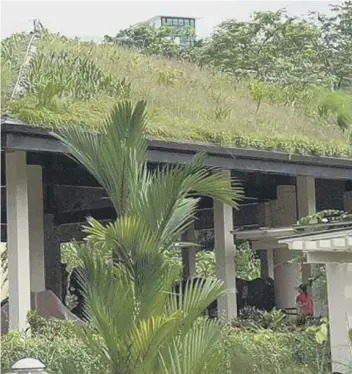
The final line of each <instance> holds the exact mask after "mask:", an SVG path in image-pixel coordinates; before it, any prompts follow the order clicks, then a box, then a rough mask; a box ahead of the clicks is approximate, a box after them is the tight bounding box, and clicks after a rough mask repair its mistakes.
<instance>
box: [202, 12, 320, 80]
mask: <svg viewBox="0 0 352 374" xmlns="http://www.w3.org/2000/svg"><path fill="white" fill-rule="evenodd" d="M318 44H319V30H318V27H317V26H315V25H314V24H312V23H309V22H308V21H306V20H300V19H298V18H295V17H289V16H288V15H287V14H286V11H284V10H279V11H277V12H255V13H254V14H253V15H252V17H251V19H250V20H249V21H237V20H230V21H225V22H223V23H221V24H220V25H219V26H218V28H217V29H216V30H215V33H214V35H213V36H212V37H211V38H210V39H209V40H208V42H207V43H206V44H205V48H204V51H203V56H202V60H203V61H204V62H205V63H207V64H211V65H213V66H215V67H218V68H220V69H221V70H223V71H228V72H231V73H234V74H236V75H239V76H242V77H253V78H256V79H260V80H264V81H268V82H276V83H282V84H291V83H296V82H297V81H298V82H300V83H303V84H309V83H312V82H316V81H319V80H320V79H322V75H321V67H320V64H319V63H318V61H317V55H316V49H317V46H318Z"/></svg>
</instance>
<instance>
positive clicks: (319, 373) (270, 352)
mask: <svg viewBox="0 0 352 374" xmlns="http://www.w3.org/2000/svg"><path fill="white" fill-rule="evenodd" d="M270 318H278V316H276V314H275V315H273V316H272V317H270ZM266 319H269V317H266ZM28 320H29V324H30V326H31V329H32V335H31V337H29V336H28V335H26V334H20V333H18V332H13V331H12V332H10V333H8V334H7V335H5V336H3V337H2V338H1V348H2V355H1V372H3V373H6V372H8V371H9V370H10V369H11V366H12V365H13V364H14V363H15V362H16V361H18V360H20V359H21V358H25V357H32V358H37V359H39V360H40V361H42V362H43V363H44V364H45V365H46V367H47V369H46V370H47V372H48V373H49V374H53V373H55V374H70V369H69V368H68V367H67V363H68V362H69V363H73V365H75V366H76V367H77V368H79V371H80V372H82V373H85V374H96V373H107V370H106V369H105V368H103V367H102V365H101V364H100V363H99V362H97V359H96V358H95V356H94V354H93V352H90V351H89V350H88V349H87V348H86V346H85V344H83V342H82V341H81V340H79V339H78V338H77V337H76V336H75V335H74V334H73V333H72V330H71V329H70V328H69V327H70V326H69V323H68V322H61V321H55V320H46V319H43V318H40V317H38V316H37V315H36V314H31V315H30V316H29V319H28ZM282 329H283V331H281V332H280V331H273V330H271V329H260V328H259V329H258V328H257V330H253V329H250V328H246V327H245V328H241V329H238V328H233V327H229V328H228V330H227V331H226V339H225V342H224V343H225V347H226V350H227V352H228V357H229V365H231V367H227V371H224V373H225V372H226V373H228V374H230V373H231V374H257V373H258V374H276V373H282V374H285V373H287V374H291V373H292V374H313V373H314V374H325V373H328V372H329V371H328V368H329V360H328V350H327V346H328V345H327V344H318V343H317V342H316V340H315V335H314V334H313V333H311V332H309V331H305V330H297V331H289V329H288V328H287V329H286V330H285V328H284V327H282ZM284 330H285V331H284ZM224 365H226V363H224ZM76 370H77V369H76ZM107 374H108V373H107Z"/></svg>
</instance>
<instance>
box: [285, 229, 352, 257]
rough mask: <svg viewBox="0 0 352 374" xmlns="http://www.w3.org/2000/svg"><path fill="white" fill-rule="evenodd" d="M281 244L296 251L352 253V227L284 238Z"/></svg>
mask: <svg viewBox="0 0 352 374" xmlns="http://www.w3.org/2000/svg"><path fill="white" fill-rule="evenodd" d="M279 243H285V244H287V245H288V247H289V249H292V250H296V251H304V252H311V251H319V252H324V251H328V252H331V251H333V252H351V253H352V226H351V227H348V228H345V229H335V230H326V231H320V232H313V233H305V234H301V235H296V236H293V237H288V238H282V239H280V240H279Z"/></svg>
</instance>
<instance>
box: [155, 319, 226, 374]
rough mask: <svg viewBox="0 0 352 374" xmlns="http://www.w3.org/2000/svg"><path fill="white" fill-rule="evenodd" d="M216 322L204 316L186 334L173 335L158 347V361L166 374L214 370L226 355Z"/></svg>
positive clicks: (210, 371) (194, 373)
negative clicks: (159, 350)
mask: <svg viewBox="0 0 352 374" xmlns="http://www.w3.org/2000/svg"><path fill="white" fill-rule="evenodd" d="M221 340H222V330H221V325H220V324H219V322H216V321H209V320H203V321H202V322H201V323H198V324H197V325H196V326H194V327H193V328H192V329H190V330H189V331H188V332H187V334H186V335H185V336H182V337H180V336H178V337H176V338H175V339H174V340H173V341H172V342H171V344H170V345H169V346H168V347H165V348H163V349H161V352H160V362H161V367H162V372H163V373H165V374H213V373H219V372H220V371H219V368H220V367H221V364H222V363H223V361H224V359H225V353H224V349H222V348H223V347H222V342H221Z"/></svg>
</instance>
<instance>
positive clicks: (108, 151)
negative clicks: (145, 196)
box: [53, 101, 147, 216]
mask: <svg viewBox="0 0 352 374" xmlns="http://www.w3.org/2000/svg"><path fill="white" fill-rule="evenodd" d="M145 109H146V103H145V102H144V101H139V102H137V104H136V105H135V106H133V105H132V104H131V103H130V102H129V101H123V102H120V103H118V104H117V105H115V106H114V107H113V108H112V110H111V112H110V114H109V115H108V116H107V117H106V119H105V121H104V124H103V126H102V130H103V134H100V135H97V134H93V133H88V132H83V131H82V130H81V129H79V128H78V127H75V126H68V127H65V128H61V129H60V130H59V132H58V134H55V133H53V136H55V137H56V138H58V139H59V140H61V142H62V143H63V144H64V145H65V146H66V147H67V149H68V150H69V151H70V153H71V155H72V157H73V158H74V159H75V160H77V161H78V162H79V163H81V164H82V165H84V166H85V167H86V168H87V169H88V171H89V172H90V173H91V174H92V175H93V176H94V177H95V178H96V179H97V181H98V182H99V183H100V184H101V186H102V187H103V188H104V189H105V190H106V191H107V193H108V195H109V197H110V199H111V201H112V203H113V205H114V208H115V210H116V213H117V215H118V216H120V215H123V214H124V213H125V212H126V211H127V210H128V204H129V195H130V194H131V193H132V194H133V193H134V191H133V190H134V189H137V188H138V183H135V182H136V181H138V178H139V173H140V170H141V169H142V167H143V165H144V162H145V158H146V151H147V138H146V135H145V126H146V112H145ZM131 189H132V191H131Z"/></svg>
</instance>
